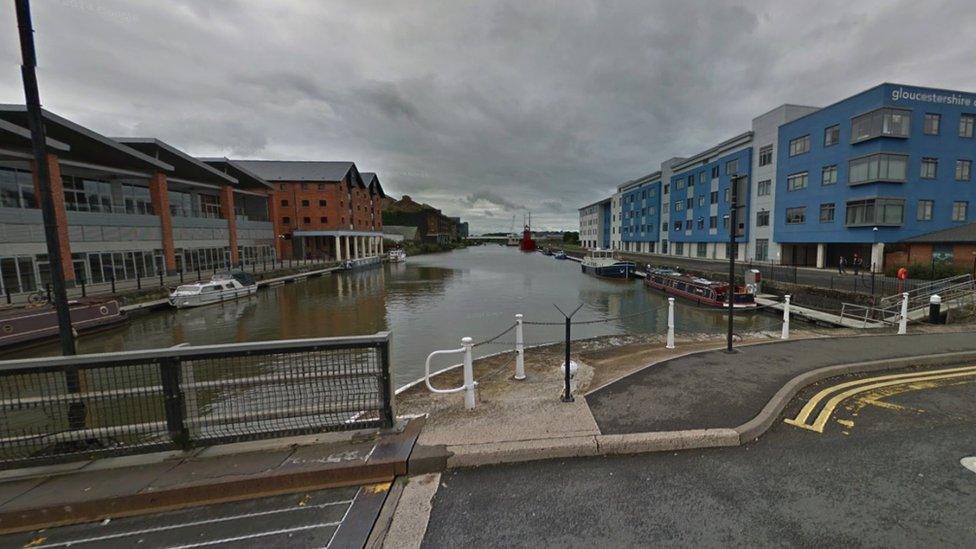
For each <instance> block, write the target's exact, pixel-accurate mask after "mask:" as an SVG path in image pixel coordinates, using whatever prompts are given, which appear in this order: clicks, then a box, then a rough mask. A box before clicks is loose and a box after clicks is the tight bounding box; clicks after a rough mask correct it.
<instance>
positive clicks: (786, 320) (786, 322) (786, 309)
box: [779, 294, 790, 339]
mask: <svg viewBox="0 0 976 549" xmlns="http://www.w3.org/2000/svg"><path fill="white" fill-rule="evenodd" d="M779 338H780V339H789V338H790V294H786V295H785V296H783V333H782V334H780V336H779Z"/></svg>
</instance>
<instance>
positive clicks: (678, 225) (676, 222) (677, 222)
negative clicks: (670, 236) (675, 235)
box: [674, 221, 681, 231]
mask: <svg viewBox="0 0 976 549" xmlns="http://www.w3.org/2000/svg"><path fill="white" fill-rule="evenodd" d="M674 230H676V231H680V230H681V222H680V221H675V222H674Z"/></svg>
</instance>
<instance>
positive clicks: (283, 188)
mask: <svg viewBox="0 0 976 549" xmlns="http://www.w3.org/2000/svg"><path fill="white" fill-rule="evenodd" d="M278 188H279V189H281V190H285V189H286V188H287V187H285V184H284V183H281V184H280V185H278Z"/></svg>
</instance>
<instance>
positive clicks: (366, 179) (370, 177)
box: [359, 172, 386, 197]
mask: <svg viewBox="0 0 976 549" xmlns="http://www.w3.org/2000/svg"><path fill="white" fill-rule="evenodd" d="M359 175H361V176H362V177H363V183H364V184H365V185H366V186H367V187H368V188H369V192H371V193H374V194H379V195H380V196H381V197H386V193H385V192H384V191H383V186H382V185H380V178H379V177H377V176H376V174H375V173H373V172H360V173H359Z"/></svg>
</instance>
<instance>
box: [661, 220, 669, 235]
mask: <svg viewBox="0 0 976 549" xmlns="http://www.w3.org/2000/svg"><path fill="white" fill-rule="evenodd" d="M661 232H663V233H666V232H668V222H667V221H665V222H663V223H661Z"/></svg>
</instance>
